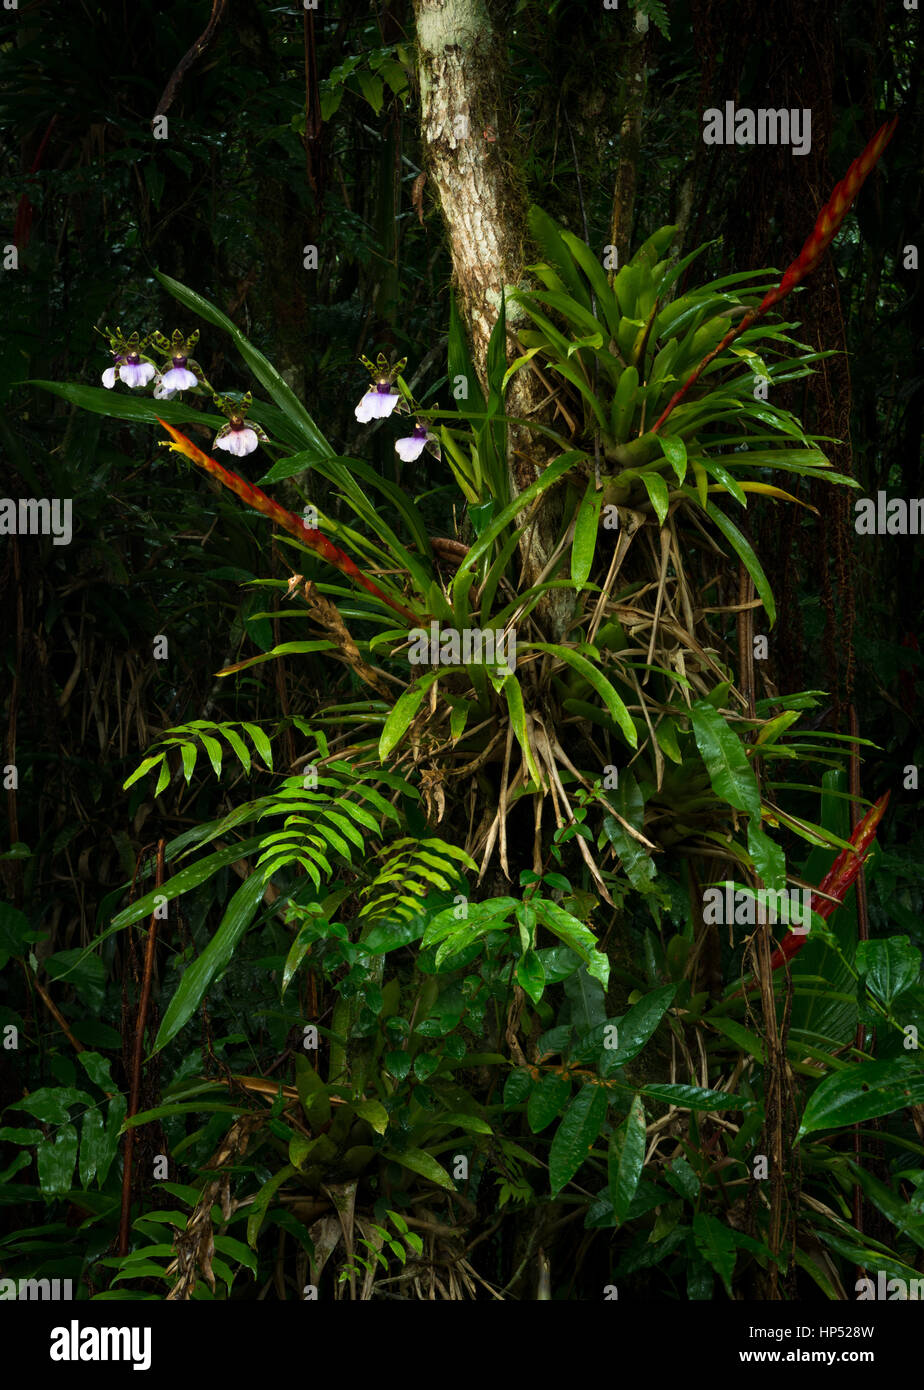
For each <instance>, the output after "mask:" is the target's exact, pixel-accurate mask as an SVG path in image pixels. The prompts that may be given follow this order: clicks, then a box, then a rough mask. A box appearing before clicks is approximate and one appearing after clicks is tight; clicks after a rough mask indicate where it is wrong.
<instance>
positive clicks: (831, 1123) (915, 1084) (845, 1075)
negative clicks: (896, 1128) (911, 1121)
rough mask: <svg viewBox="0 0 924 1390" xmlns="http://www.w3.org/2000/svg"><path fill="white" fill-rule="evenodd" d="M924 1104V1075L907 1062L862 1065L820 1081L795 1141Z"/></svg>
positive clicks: (917, 1066)
mask: <svg viewBox="0 0 924 1390" xmlns="http://www.w3.org/2000/svg"><path fill="white" fill-rule="evenodd" d="M922 1103H924V1072H922V1071H921V1068H920V1065H919V1064H917V1063H914V1062H912V1061H910V1060H906V1059H905V1058H899V1059H897V1060H895V1061H887V1062H859V1063H857V1064H856V1065H855V1066H852V1067H850V1068H849V1069H848V1070H847V1071H840V1072H835V1073H834V1074H833V1075H831V1076H826V1077H825V1078H824V1080H823V1081H820V1082H819V1083H818V1085H817V1086H816V1087H815V1090H814V1091H813V1092H812V1094H811V1096H810V1097H809V1102H808V1105H806V1107H805V1113H804V1114H803V1116H802V1123H801V1125H800V1126H799V1132H798V1134H797V1135H796V1140H797V1141H798V1140H799V1139H804V1138H805V1136H806V1135H807V1134H812V1133H813V1132H814V1131H816V1130H820V1129H843V1128H844V1127H845V1126H846V1125H853V1124H861V1123H862V1122H863V1121H864V1120H872V1119H875V1118H876V1117H877V1116H879V1115H891V1114H893V1112H894V1111H896V1110H901V1109H902V1108H903V1107H904V1106H906V1105H921V1104H922Z"/></svg>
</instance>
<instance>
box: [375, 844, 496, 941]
mask: <svg viewBox="0 0 924 1390" xmlns="http://www.w3.org/2000/svg"><path fill="white" fill-rule="evenodd" d="M380 857H381V858H382V860H383V862H382V866H381V868H380V869H379V872H378V874H377V875H376V877H375V878H374V879H373V880H372V882H371V883H370V884H369V885H368V886H367V887H366V888H365V889H363V890H362V893H361V898H362V900H363V901H362V906H361V907H360V909H359V916H360V917H363V918H366V919H367V920H369V921H371V920H375V919H377V918H380V917H384V916H385V915H386V914H390V915H392V916H395V917H402V918H405V919H410V918H411V917H413V916H414V915H415V914H416V913H417V912H418V911H419V910H420V904H421V900H422V899H423V898H425V897H426V896H427V894H428V893H431V892H432V891H433V889H434V888H438V889H440V890H441V891H442V892H444V893H451V892H452V891H453V888H454V887H457V886H458V884H459V882H460V881H461V869H460V867H459V866H460V864H461V865H462V866H463V867H464V868H466V869H469V870H471V871H473V872H475V873H477V871H478V866H477V864H476V863H475V861H474V860H473V859H472V858H471V857H470V855H468V854H466V853H465V851H464V850H463V849H460V848H459V847H458V846H457V845H450V844H447V843H446V841H445V840H440V839H436V838H433V837H431V838H428V839H426V840H417V839H413V838H411V837H409V836H404V837H403V838H402V839H400V840H394V841H392V843H391V844H389V845H388V846H386V848H385V849H383V850H381V851H380Z"/></svg>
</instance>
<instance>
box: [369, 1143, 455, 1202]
mask: <svg viewBox="0 0 924 1390" xmlns="http://www.w3.org/2000/svg"><path fill="white" fill-rule="evenodd" d="M383 1157H384V1158H390V1159H391V1161H392V1163H399V1164H400V1165H401V1167H402V1168H409V1169H410V1171H411V1172H412V1173H419V1174H420V1176H421V1177H422V1178H427V1179H428V1180H429V1181H430V1182H435V1183H436V1184H437V1186H438V1187H444V1188H446V1190H447V1191H448V1192H455V1190H456V1185H455V1183H454V1182H453V1180H452V1178H451V1177H450V1176H449V1174H448V1173H447V1172H446V1169H445V1168H443V1167H442V1166H441V1164H439V1163H437V1161H436V1159H435V1158H434V1157H433V1155H432V1154H428V1153H427V1152H426V1151H425V1150H424V1149H405V1150H404V1152H403V1153H396V1152H395V1151H394V1150H392V1149H385V1150H384V1151H383Z"/></svg>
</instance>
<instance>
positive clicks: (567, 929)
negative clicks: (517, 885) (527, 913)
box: [534, 898, 610, 989]
mask: <svg viewBox="0 0 924 1390" xmlns="http://www.w3.org/2000/svg"><path fill="white" fill-rule="evenodd" d="M534 906H535V909H536V915H537V916H538V918H539V920H540V922H542V924H543V926H545V927H547V928H548V929H549V931H550V932H554V934H555V935H556V936H557V937H558V938H559V940H560V941H563V942H564V943H565V945H566V946H568V947H570V949H571V950H572V951H574V952H575V954H576V955H579V956H580V957H581V960H582V961H583V962H584V964H585V966H586V967H587V973H588V974H589V975H592V976H593V977H594V979H596V980H599V982H600V984H601V985H602V986H603V988H604V989H606V986H607V984H608V982H609V978H610V962H609V958H608V956H606V955H605V954H604V952H603V951H601V950H599V949H598V947H597V938H596V937H595V936H594V934H593V932H592V931H591V930H590V928H589V927H585V926H584V923H583V922H579V921H578V919H577V918H576V917H572V915H571V913H570V912H566V911H565V909H564V908H563V907H559V905H558V903H555V902H552V901H550V899H548V898H537V899H535V901H534Z"/></svg>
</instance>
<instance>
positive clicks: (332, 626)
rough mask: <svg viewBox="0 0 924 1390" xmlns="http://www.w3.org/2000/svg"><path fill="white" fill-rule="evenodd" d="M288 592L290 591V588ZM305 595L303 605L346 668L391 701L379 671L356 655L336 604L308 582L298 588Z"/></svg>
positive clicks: (356, 650) (388, 689)
mask: <svg viewBox="0 0 924 1390" xmlns="http://www.w3.org/2000/svg"><path fill="white" fill-rule="evenodd" d="M289 592H290V593H291V592H292V587H291V586H290V589H289ZM302 592H303V593H304V595H305V602H306V603H307V604H308V609H309V612H310V613H311V616H312V618H313V619H314V621H315V622H316V623H317V624H318V626H319V627H322V628H324V630H325V631H326V632H327V633H329V635H330V636H331V637H332V638H333V639H334V641H335V642H336V643H337V650H338V654H339V656H340V659H341V660H342V661H344V662H345V663H346V665H347V666H350V667H352V669H353V670H354V671H355V672H356V674H357V676H359V678H360V680H361V681H364V682H365V683H366V685H371V686H372V689H373V690H375V691H376V692H377V693H378V694H379V695H382V696H384V697H385V698H387V699H391V698H392V691H391V689H390V687H389V685H388V682H387V681H386V679H385V677H384V675H383V674H382V672H381V671H379V670H377V669H376V668H375V667H373V666H370V665H369V664H368V662H366V661H364V660H363V658H362V656H361V655H360V651H359V648H358V647H357V645H356V643H355V642H354V641H353V638H352V637H351V636H350V633H349V631H348V629H347V627H346V624H345V623H344V621H343V619H342V618H341V616H340V613H339V610H338V609H337V607H336V605H335V604H333V603H331V602H330V600H329V599H326V598H325V597H324V595H323V594H320V593H318V590H317V587H316V585H315V584H314V583H313V582H312V581H311V580H310V579H309V580H306V581H305V583H304V586H303V589H302Z"/></svg>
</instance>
